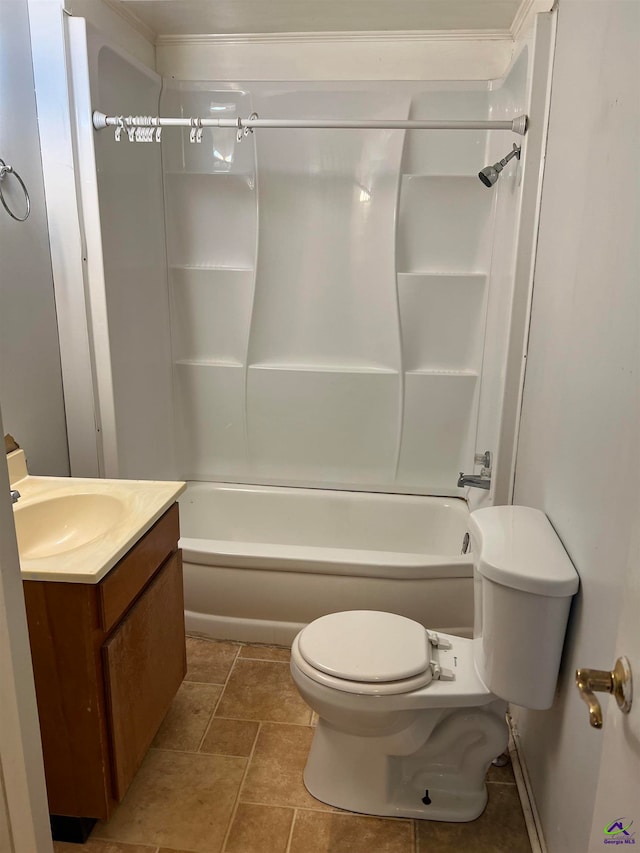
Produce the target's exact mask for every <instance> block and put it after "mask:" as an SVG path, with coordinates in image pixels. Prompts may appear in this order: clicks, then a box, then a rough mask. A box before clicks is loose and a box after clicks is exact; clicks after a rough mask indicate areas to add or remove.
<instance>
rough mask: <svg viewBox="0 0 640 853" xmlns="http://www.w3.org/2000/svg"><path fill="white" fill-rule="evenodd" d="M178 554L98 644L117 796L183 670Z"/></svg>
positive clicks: (152, 734)
mask: <svg viewBox="0 0 640 853" xmlns="http://www.w3.org/2000/svg"><path fill="white" fill-rule="evenodd" d="M181 556H182V555H181V553H180V551H178V552H176V553H175V554H174V555H173V556H172V557H171V558H170V559H169V560H168V561H167V562H166V564H165V565H164V566H163V568H162V569H161V570H160V572H159V573H158V574H157V575H156V577H155V578H154V580H153V581H152V582H151V583H150V584H149V586H148V588H147V589H146V590H145V592H144V594H143V595H142V596H141V597H140V598H139V599H138V601H137V603H136V604H135V605H134V606H133V608H132V609H131V610H130V612H129V613H128V614H127V616H126V618H125V619H124V621H123V622H122V624H121V625H120V626H119V627H118V628H117V629H116V630H115V631H114V633H113V634H112V636H111V637H110V638H109V640H108V641H107V642H106V643H105V645H104V646H103V647H102V651H103V660H104V668H105V682H106V687H107V711H108V714H109V717H110V722H111V746H112V752H113V756H112V763H113V777H114V789H115V790H114V794H115V797H116V799H117V800H121V799H122V797H123V796H124V794H125V791H126V790H127V788H128V787H129V784H130V783H131V781H132V779H133V777H134V775H135V773H136V771H137V770H138V768H139V766H140V764H141V763H142V759H143V758H144V755H145V753H146V751H147V749H148V748H149V746H150V745H151V741H152V740H153V738H154V737H155V734H156V732H157V730H158V728H159V727H160V723H161V722H162V720H163V718H164V716H165V714H166V712H167V710H168V709H169V705H170V704H171V701H172V700H173V697H174V696H175V694H176V691H177V690H178V687H179V686H180V684H181V682H182V679H183V678H184V676H185V674H186V657H185V634H184V601H183V592H182V559H181Z"/></svg>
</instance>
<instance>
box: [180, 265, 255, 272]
mask: <svg viewBox="0 0 640 853" xmlns="http://www.w3.org/2000/svg"><path fill="white" fill-rule="evenodd" d="M169 269H171V270H206V271H208V272H253V270H254V268H253V267H231V266H229V267H225V266H222V265H220V264H217V265H215V266H213V265H209V264H171V265H170V266H169Z"/></svg>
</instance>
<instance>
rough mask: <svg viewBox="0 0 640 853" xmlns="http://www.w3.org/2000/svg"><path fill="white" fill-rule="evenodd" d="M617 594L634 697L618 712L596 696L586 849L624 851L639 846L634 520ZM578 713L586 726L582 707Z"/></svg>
mask: <svg viewBox="0 0 640 853" xmlns="http://www.w3.org/2000/svg"><path fill="white" fill-rule="evenodd" d="M623 595H624V599H623V604H622V610H621V618H620V624H619V629H618V640H617V644H616V652H615V656H616V657H619V656H621V655H624V656H626V657H627V658H628V659H629V662H630V664H631V671H632V677H633V680H634V684H633V689H634V693H635V696H634V699H633V702H632V705H631V711H630V712H629V713H628V714H623V713H622V712H621V711H620V710H619V708H618V705H617V703H616V701H615V699H613V697H608V696H607V695H606V694H602V693H600V694H597V695H598V697H599V698H600V699H601V700H602V703H603V705H606V708H603V713H604V726H603V729H602V736H603V739H604V740H603V744H602V756H601V759H600V775H599V777H598V788H597V792H596V801H595V806H594V810H593V823H592V825H591V837H590V839H589V853H592V851H594V853H595V851H602V850H612V849H616V850H617V849H624V850H629V849H630V848H631V845H633V844H635V845H637V848H634V849H638V850H640V630H639V628H638V613H640V521H639V523H638V524H637V525H636V527H635V530H634V532H633V535H632V542H631V547H630V549H629V560H628V563H627V578H626V584H625V589H624V591H623ZM613 664H614V661H613V660H612V661H611V666H612V667H613ZM584 665H585V666H588V661H585V664H584ZM584 714H585V720H584V725H588V722H587V719H586V718H587V707H586V705H585V709H584Z"/></svg>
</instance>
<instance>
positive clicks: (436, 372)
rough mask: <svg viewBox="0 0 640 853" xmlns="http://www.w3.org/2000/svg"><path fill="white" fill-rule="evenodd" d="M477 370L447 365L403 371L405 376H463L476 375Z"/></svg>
mask: <svg viewBox="0 0 640 853" xmlns="http://www.w3.org/2000/svg"><path fill="white" fill-rule="evenodd" d="M478 375H479V374H478V371H477V370H454V369H449V368H447V367H433V368H432V367H420V368H417V369H416V370H407V371H405V376H451V377H457V376H465V377H476V378H477V377H478Z"/></svg>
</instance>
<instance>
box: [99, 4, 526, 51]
mask: <svg viewBox="0 0 640 853" xmlns="http://www.w3.org/2000/svg"><path fill="white" fill-rule="evenodd" d="M531 1H532V2H536V0H531ZM107 2H110V3H111V2H115V0H107ZM512 40H513V38H512V35H511V31H510V30H379V31H378V30H371V31H367V30H364V31H350V32H317V33H316V32H314V33H309V32H301V33H208V34H192V35H160V36H157V37H156V39H155V43H156V44H157V45H158V46H162V47H164V46H169V45H172V46H176V45H183V46H188V45H199V46H207V45H210V46H215V45H234V44H243V45H249V44H256V45H258V44H259V45H277V44H336V43H341V42H356V43H363V42H374V43H385V42H424V43H433V42H447V41H449V42H478V41H512Z"/></svg>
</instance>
